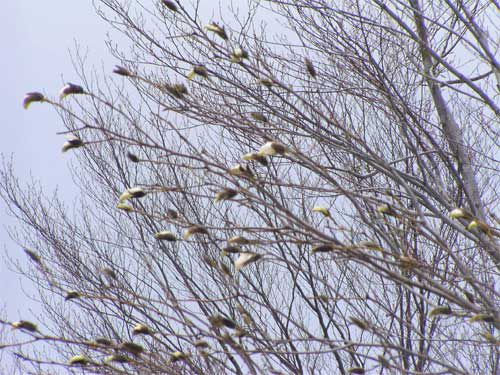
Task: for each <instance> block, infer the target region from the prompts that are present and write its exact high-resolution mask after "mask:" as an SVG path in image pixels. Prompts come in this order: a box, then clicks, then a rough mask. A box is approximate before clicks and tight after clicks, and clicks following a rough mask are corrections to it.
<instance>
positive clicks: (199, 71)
mask: <svg viewBox="0 0 500 375" xmlns="http://www.w3.org/2000/svg"><path fill="white" fill-rule="evenodd" d="M195 76H200V77H203V78H208V71H207V68H205V67H204V66H203V65H196V66H193V69H191V70H190V71H189V73H188V75H187V77H188V79H189V80H191V79H193V78H194V77H195Z"/></svg>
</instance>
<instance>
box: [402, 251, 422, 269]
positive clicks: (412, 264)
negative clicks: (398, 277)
mask: <svg viewBox="0 0 500 375" xmlns="http://www.w3.org/2000/svg"><path fill="white" fill-rule="evenodd" d="M399 266H400V267H401V268H402V269H403V270H405V271H410V270H412V269H413V268H416V267H418V262H417V260H416V259H414V258H411V257H409V256H406V255H400V256H399Z"/></svg>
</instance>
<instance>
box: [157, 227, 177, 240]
mask: <svg viewBox="0 0 500 375" xmlns="http://www.w3.org/2000/svg"><path fill="white" fill-rule="evenodd" d="M154 236H155V238H156V239H157V240H160V241H169V242H173V241H177V236H176V235H175V234H173V233H172V232H170V231H168V230H163V231H161V232H158V233H155V235H154Z"/></svg>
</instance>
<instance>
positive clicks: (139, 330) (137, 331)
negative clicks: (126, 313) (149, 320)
mask: <svg viewBox="0 0 500 375" xmlns="http://www.w3.org/2000/svg"><path fill="white" fill-rule="evenodd" d="M151 333H152V332H151V329H150V328H149V327H148V326H147V325H145V324H142V323H137V324H136V325H135V326H134V329H133V330H132V335H151Z"/></svg>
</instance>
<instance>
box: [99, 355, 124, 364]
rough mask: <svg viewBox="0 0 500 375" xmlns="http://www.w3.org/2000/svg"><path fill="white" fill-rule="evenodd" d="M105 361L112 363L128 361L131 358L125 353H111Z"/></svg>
mask: <svg viewBox="0 0 500 375" xmlns="http://www.w3.org/2000/svg"><path fill="white" fill-rule="evenodd" d="M104 362H105V363H111V362H115V363H128V362H130V358H128V357H127V356H126V355H123V354H111V355H108V356H107V357H106V358H105V359H104Z"/></svg>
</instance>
